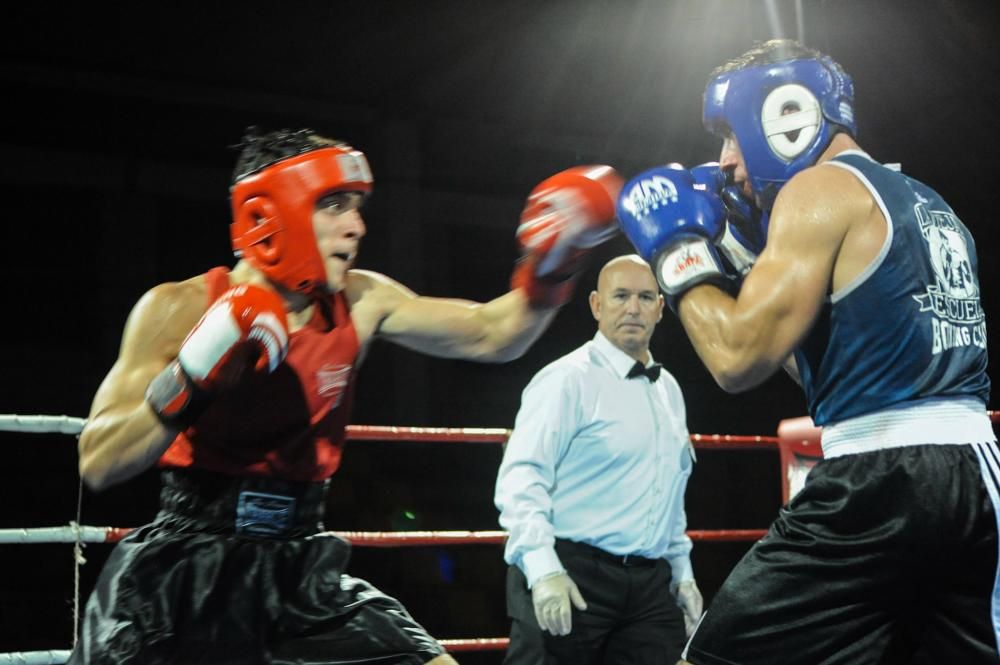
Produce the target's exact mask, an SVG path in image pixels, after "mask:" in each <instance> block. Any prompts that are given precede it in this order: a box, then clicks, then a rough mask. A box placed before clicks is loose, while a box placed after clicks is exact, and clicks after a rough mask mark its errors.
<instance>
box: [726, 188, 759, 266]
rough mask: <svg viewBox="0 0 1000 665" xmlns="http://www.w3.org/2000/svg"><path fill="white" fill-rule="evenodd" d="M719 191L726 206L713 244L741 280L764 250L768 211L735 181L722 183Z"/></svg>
mask: <svg viewBox="0 0 1000 665" xmlns="http://www.w3.org/2000/svg"><path fill="white" fill-rule="evenodd" d="M719 195H720V197H721V198H722V203H723V205H725V206H726V212H727V215H726V228H725V230H724V231H723V233H722V235H721V236H719V238H718V240H717V241H716V243H715V244H716V245H717V246H718V248H719V251H720V252H722V254H723V256H724V257H725V258H726V260H727V261H728V262H729V263H730V264H731V265H732V266H733V268H734V269H735V270H736V272H737V273H739V278H740V279H741V280H742V278H743V277H746V275H747V273H748V272H750V268H752V267H753V264H754V263H755V262H756V261H757V257H758V256H759V255H760V253H761V252H762V251H764V245H765V244H766V243H767V226H768V221H769V215H768V213H767V211H762V210H760V209H759V208H758V207H757V206H755V205H754V204H753V202H752V201H750V199H748V198H747V197H746V196H744V195H743V192H742V191H741V190H740V187H739V186H738V185H726V186H725V187H723V188H722V190H721V191H720V193H719Z"/></svg>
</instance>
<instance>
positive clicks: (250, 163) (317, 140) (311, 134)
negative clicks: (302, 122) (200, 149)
mask: <svg viewBox="0 0 1000 665" xmlns="http://www.w3.org/2000/svg"><path fill="white" fill-rule="evenodd" d="M343 145H347V144H346V143H344V142H343V141H337V140H336V139H330V138H326V137H325V136H320V135H319V134H317V133H316V132H315V131H313V130H312V129H308V128H305V129H296V130H291V129H279V130H277V131H274V132H261V131H260V130H259V129H258V128H257V127H247V130H246V133H245V134H243V139H242V140H241V141H240V142H239V144H237V145H235V146H233V148H235V149H237V150H239V151H240V155H239V157H238V158H237V160H236V168H235V169H233V180H232V184H234V185H235V184H236V183H237V182H239V181H240V180H242V179H243V178H246V177H247V176H250V175H253V174H254V173H257V172H258V171H261V170H263V169H266V168H267V167H268V166H271V165H272V164H274V163H276V162H280V161H281V160H283V159H288V158H289V157H294V156H295V155H301V154H303V153H306V152H311V151H313V150H319V149H320V148H326V147H329V146H343Z"/></svg>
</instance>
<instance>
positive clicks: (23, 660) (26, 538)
mask: <svg viewBox="0 0 1000 665" xmlns="http://www.w3.org/2000/svg"><path fill="white" fill-rule="evenodd" d="M987 413H988V415H989V417H990V420H991V422H993V423H996V422H998V421H1000V411H989V412H987ZM85 424H86V420H85V419H83V418H74V417H71V416H44V415H38V416H22V415H0V431H8V432H31V433H53V432H55V433H61V434H73V435H76V434H79V433H80V432H81V431H82V430H83V426H84V425H85ZM509 436H510V430H507V429H499V428H441V427H391V426H375V425H352V426H348V428H347V438H348V440H350V441H394V442H396V441H407V442H434V443H452V442H463V443H492V444H497V443H500V444H503V443H505V442H506V441H507V439H508V437H509ZM691 442H692V444H693V445H694V447H695V448H696V449H699V450H702V449H709V450H747V449H777V448H778V444H779V442H780V439H779V437H774V436H739V435H729V434H710V435H706V434H692V435H691ZM130 531H131V529H130V528H127V527H98V526H85V525H80V524H78V523H77V522H70V524H69V525H68V526H57V527H40V528H22V529H0V545H2V544H30V543H73V544H75V545H76V546H77V548H79V547H80V546H81V545H82V544H84V543H115V542H118V541H119V540H121V539H122V538H124V537H125V536H126V535H127V534H128V533H129V532H130ZM326 533H328V534H332V535H336V536H339V537H341V538H344V539H345V540H348V541H349V542H350V543H351V544H352V546H357V547H380V548H390V547H421V546H440V545H481V544H490V545H497V544H502V543H503V542H504V541H505V540H506V533H505V532H503V531H393V532H386V531H376V532H369V531H330V532H326ZM765 533H766V530H764V529H717V530H691V531H688V535H689V536H690V538H691V540H693V541H698V542H737V541H753V540H758V539H760V538H761V537H763V536H764V534H765ZM74 563H75V565H76V566H77V568H79V566H80V565H82V563H83V561H82V559H81V558H80V557H79V556H78V553H75V554H74ZM74 604H75V605H76V606H78V604H79V599H78V598H76V599H74ZM75 623H76V622H74V624H75ZM75 628H76V626H74V629H75ZM74 640H75V634H74ZM439 642H440V643H441V644H442V645H443V646H444V647H445V648H446V649H448V650H449V651H451V652H460V651H492V650H497V651H499V650H504V649H506V648H507V646H508V643H509V640H508V638H506V637H497V638H469V639H443V640H439ZM69 655H70V651H69V650H50V651H30V652H13V653H0V665H60V664H62V663H65V662H66V661H67V660H68V659H69Z"/></svg>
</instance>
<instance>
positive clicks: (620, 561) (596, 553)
mask: <svg viewBox="0 0 1000 665" xmlns="http://www.w3.org/2000/svg"><path fill="white" fill-rule="evenodd" d="M556 552H560V553H562V552H565V553H567V554H576V555H580V556H589V557H593V558H595V559H599V560H601V561H607V562H609V563H613V564H616V565H619V566H621V567H623V568H638V567H642V568H649V567H651V566H655V565H657V564H658V563H661V562H663V561H665V559H650V558H648V557H644V556H639V555H638V554H612V553H611V552H607V551H605V550H602V549H601V548H600V547H594V546H593V545H588V544H587V543H578V542H576V541H574V540H563V539H561V538H556Z"/></svg>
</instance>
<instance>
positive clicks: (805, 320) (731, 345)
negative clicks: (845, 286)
mask: <svg viewBox="0 0 1000 665" xmlns="http://www.w3.org/2000/svg"><path fill="white" fill-rule="evenodd" d="M872 205H873V204H872V200H871V198H870V197H869V196H868V195H867V193H866V192H865V191H863V189H862V188H861V187H860V185H859V184H858V183H857V181H856V180H854V179H853V177H852V176H851V175H850V174H848V173H846V172H844V171H841V170H839V169H831V168H824V167H814V168H812V169H809V170H806V171H803V172H802V173H800V174H799V175H798V176H796V177H795V178H793V179H792V180H791V181H790V182H789V183H788V184H787V185H786V186H785V187H784V188H783V189H782V191H781V194H780V195H779V197H778V200H777V202H776V203H775V206H774V210H773V213H772V215H771V228H770V231H769V235H768V242H767V246H766V248H765V249H764V251H763V253H762V254H761V255H760V257H759V258H758V260H757V262H756V264H755V265H754V267H753V269H752V270H751V271H750V272H749V274H748V275H747V277H746V280H745V281H744V283H743V287H742V288H741V289H740V292H739V296H738V298H736V299H734V298H732V297H731V296H729V295H728V294H726V293H724V292H723V291H721V290H720V289H718V288H716V287H714V286H708V285H705V286H696V287H695V288H693V289H691V290H690V291H689V292H688V293H687V294H686V295H685V296H684V298H683V299H682V300H681V301H680V307H679V314H680V318H681V322H682V323H683V324H684V329H685V330H686V331H687V333H688V336H689V337H690V339H691V342H692V343H693V344H694V347H695V350H696V351H697V352H698V355H699V356H700V357H701V359H702V361H703V362H704V363H705V366H706V367H707V368H708V370H709V371H710V372H711V373H712V375H713V376H714V377H715V379H716V381H717V382H718V383H719V385H720V386H721V387H722V388H723V389H725V390H727V391H729V392H739V391H742V390H747V389H749V388H752V387H754V386H756V385H758V384H760V383H761V382H763V381H764V380H765V379H767V378H768V377H769V376H771V375H772V374H773V373H774V372H775V371H776V370H777V369H778V368H780V367H781V366H782V364H783V363H784V362H785V361H786V359H787V358H788V357H789V355H791V353H792V351H793V350H794V349H795V348H797V347H798V345H799V343H800V342H801V341H802V339H803V338H804V337H805V335H806V334H807V333H808V331H809V329H810V328H811V327H812V324H813V322H814V321H815V318H816V316H817V315H818V313H819V311H820V308H821V307H822V305H823V302H824V300H825V299H826V297H827V296H828V295H829V293H830V290H831V284H832V280H833V276H834V270H835V267H836V265H837V262H838V255H839V252H840V249H841V245H842V243H843V241H844V238H845V236H846V235H847V232H848V229H849V228H850V226H851V224H852V223H853V222H854V221H856V220H858V219H866V217H867V215H869V214H870V212H871V206H872Z"/></svg>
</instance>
